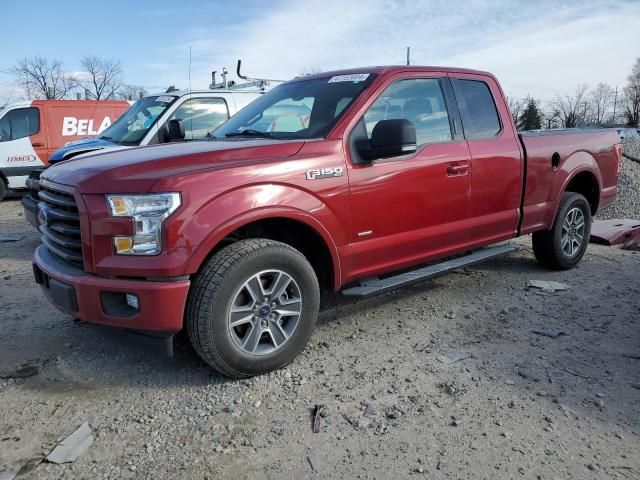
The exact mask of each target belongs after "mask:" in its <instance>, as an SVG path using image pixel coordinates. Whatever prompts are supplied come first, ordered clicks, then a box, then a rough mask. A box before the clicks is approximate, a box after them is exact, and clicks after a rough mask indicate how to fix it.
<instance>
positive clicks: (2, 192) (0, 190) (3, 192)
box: [0, 176, 9, 202]
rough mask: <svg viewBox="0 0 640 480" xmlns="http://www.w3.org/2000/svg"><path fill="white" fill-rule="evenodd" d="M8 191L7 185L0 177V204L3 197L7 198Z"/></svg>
mask: <svg viewBox="0 0 640 480" xmlns="http://www.w3.org/2000/svg"><path fill="white" fill-rule="evenodd" d="M8 191H9V188H8V187H7V184H6V183H5V181H4V178H2V177H1V176H0V202H1V201H2V200H4V197H6V196H7V192H8Z"/></svg>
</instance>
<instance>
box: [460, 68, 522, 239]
mask: <svg viewBox="0 0 640 480" xmlns="http://www.w3.org/2000/svg"><path fill="white" fill-rule="evenodd" d="M451 81H452V84H453V88H454V92H455V96H456V100H457V102H458V106H459V109H460V115H461V117H462V126H463V130H464V136H465V139H466V141H467V144H468V146H469V153H470V154H471V172H472V175H471V203H470V212H469V223H468V227H469V230H468V234H469V236H470V243H472V244H475V245H482V244H488V243H492V242H496V241H500V240H505V239H508V238H511V237H513V235H514V234H515V231H516V228H517V224H518V219H519V207H520V200H521V195H522V178H523V174H524V172H523V169H524V164H523V161H522V152H521V150H520V142H519V141H518V139H517V136H516V132H515V130H514V127H513V122H512V121H511V117H510V113H509V111H508V109H507V107H506V105H505V102H504V101H503V100H502V98H504V97H503V94H502V91H501V90H500V88H499V86H498V84H497V82H496V81H495V80H494V79H493V78H491V77H488V76H484V75H474V74H456V75H453V76H452V78H451Z"/></svg>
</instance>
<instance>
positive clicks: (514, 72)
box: [0, 0, 640, 100]
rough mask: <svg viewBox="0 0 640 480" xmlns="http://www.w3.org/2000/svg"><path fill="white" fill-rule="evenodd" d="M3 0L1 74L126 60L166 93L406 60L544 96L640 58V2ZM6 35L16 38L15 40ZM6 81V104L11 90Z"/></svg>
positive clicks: (625, 68) (622, 77)
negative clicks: (51, 60)
mask: <svg viewBox="0 0 640 480" xmlns="http://www.w3.org/2000/svg"><path fill="white" fill-rule="evenodd" d="M141 5H142V2H139V3H137V2H131V1H130V0H128V1H120V0H111V1H109V2H82V3H80V2H64V1H63V0H57V1H56V2H51V1H40V0H37V1H34V0H32V1H30V2H28V7H27V3H25V2H17V1H9V2H6V3H5V5H3V7H2V22H1V23H2V30H3V38H4V41H3V47H2V48H1V49H0V70H6V69H8V68H10V67H11V66H12V65H13V64H15V62H16V60H18V59H19V58H21V57H25V56H32V55H35V54H39V55H42V56H45V57H55V58H58V59H60V60H62V61H64V62H65V66H66V67H67V68H68V69H69V70H77V69H78V68H79V60H80V57H81V56H82V55H83V54H95V55H99V56H104V57H109V58H116V59H119V60H121V61H122V64H123V67H124V71H125V75H126V81H127V82H128V83H132V84H139V85H144V86H146V87H147V88H148V89H149V90H151V91H154V90H159V89H162V88H166V87H167V86H168V85H176V86H177V87H179V88H185V87H188V67H189V47H191V49H192V74H191V78H192V86H193V88H198V87H199V88H203V87H206V86H207V85H208V83H209V79H210V72H211V70H218V71H220V70H221V67H223V66H226V67H228V69H229V70H230V71H235V63H236V60H237V59H238V58H241V59H242V60H243V67H244V70H245V72H246V73H248V74H250V75H253V76H263V77H268V78H282V79H288V78H291V77H293V76H296V75H297V74H298V73H299V72H300V71H301V70H302V69H311V68H313V69H317V68H320V69H323V70H330V69H338V68H349V67H355V66H367V65H386V64H399V63H404V62H405V49H406V47H407V46H411V60H412V63H415V64H424V65H446V66H463V67H469V68H478V69H483V70H489V71H491V72H493V73H495V74H496V75H497V76H498V79H499V80H500V81H501V82H502V84H503V86H504V89H505V90H506V91H507V93H508V94H510V95H513V96H515V97H523V96H525V95H526V94H528V93H530V94H532V95H533V96H535V97H537V98H539V99H541V100H549V99H552V98H553V97H554V96H555V95H556V94H563V93H566V92H568V91H572V90H573V89H574V88H575V86H576V85H577V84H579V83H587V84H589V85H591V86H593V85H595V84H596V83H598V82H600V81H603V82H607V83H609V84H611V85H612V86H614V87H615V86H616V85H618V86H620V87H622V86H623V85H624V84H625V83H626V76H627V75H628V74H629V72H630V70H631V66H632V65H633V63H634V61H635V59H636V58H637V57H640V38H639V37H638V34H639V31H640V1H639V0H609V1H597V0H593V1H589V0H581V1H577V0H575V1H574V0H564V1H557V0H554V1H540V2H535V1H519V0H485V1H460V2H456V1H452V0H449V1H441V0H422V1H421V0H366V1H364V0H362V1H353V2H350V1H348V0H277V1H272V2H270V1H265V0H261V1H256V0H243V1H241V2H226V1H212V0H209V1H206V2H196V1H190V0H182V1H180V2H176V1H175V0H173V1H168V0H155V1H154V2H152V3H151V2H149V3H148V4H147V3H146V2H145V6H144V7H143V6H141ZM9 39H10V40H9ZM11 82H12V79H11V76H9V75H6V74H3V75H0V97H2V96H7V95H10V94H12V93H13V95H14V96H15V95H17V94H18V93H19V92H17V91H16V90H15V89H13V88H12V86H11V85H10V84H11Z"/></svg>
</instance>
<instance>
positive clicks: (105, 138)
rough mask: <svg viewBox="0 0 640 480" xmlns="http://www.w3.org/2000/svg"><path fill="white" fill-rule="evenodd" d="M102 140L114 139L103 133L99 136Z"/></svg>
mask: <svg viewBox="0 0 640 480" xmlns="http://www.w3.org/2000/svg"><path fill="white" fill-rule="evenodd" d="M98 138H99V139H100V140H113V138H112V137H107V136H106V135H102V136H101V137H98Z"/></svg>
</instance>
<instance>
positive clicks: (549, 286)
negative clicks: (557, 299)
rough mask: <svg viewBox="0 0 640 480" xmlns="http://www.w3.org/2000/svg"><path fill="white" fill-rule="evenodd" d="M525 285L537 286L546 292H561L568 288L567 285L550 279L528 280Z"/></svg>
mask: <svg viewBox="0 0 640 480" xmlns="http://www.w3.org/2000/svg"><path fill="white" fill-rule="evenodd" d="M527 287H529V288H537V289H539V290H542V291H543V292H547V293H554V292H562V291H565V290H569V285H567V284H565V283H560V282H554V281H552V280H528V281H527Z"/></svg>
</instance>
